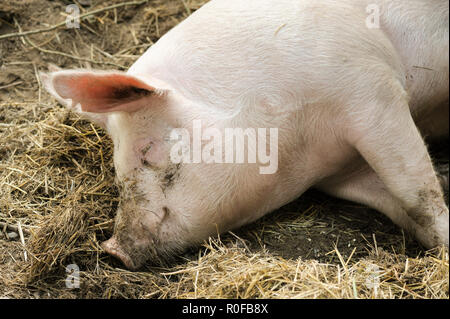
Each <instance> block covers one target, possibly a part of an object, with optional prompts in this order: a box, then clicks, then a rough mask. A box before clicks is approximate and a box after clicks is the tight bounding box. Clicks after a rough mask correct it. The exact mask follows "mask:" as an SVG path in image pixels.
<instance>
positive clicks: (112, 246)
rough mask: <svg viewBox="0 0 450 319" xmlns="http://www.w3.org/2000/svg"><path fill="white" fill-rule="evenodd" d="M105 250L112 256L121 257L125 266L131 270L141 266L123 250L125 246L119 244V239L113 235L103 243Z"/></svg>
mask: <svg viewBox="0 0 450 319" xmlns="http://www.w3.org/2000/svg"><path fill="white" fill-rule="evenodd" d="M101 247H102V248H103V250H105V251H106V252H107V253H108V254H110V255H111V256H113V257H115V258H117V259H119V260H120V261H121V262H122V263H123V265H124V266H125V267H127V268H128V269H130V270H136V269H138V268H139V267H140V265H136V263H135V262H134V261H133V260H132V259H131V257H130V256H129V255H128V254H127V253H126V252H125V251H124V250H123V248H122V247H121V246H120V245H119V242H118V241H117V239H116V238H115V237H114V236H113V237H111V238H110V239H108V240H107V241H105V242H103V243H102V244H101Z"/></svg>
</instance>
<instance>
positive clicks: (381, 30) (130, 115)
mask: <svg viewBox="0 0 450 319" xmlns="http://www.w3.org/2000/svg"><path fill="white" fill-rule="evenodd" d="M378 14H379V16H378ZM448 32H449V4H448V2H447V1H446V0H398V1H390V0H339V1H333V0H298V1H291V0H278V1H271V0H246V1H242V0H212V1H210V2H209V3H207V4H206V5H204V6H203V7H202V8H201V9H199V10H198V11H196V12H195V13H194V14H192V15H191V16H190V17H189V18H187V19H186V20H185V21H183V22H182V23H180V24H179V25H178V26H177V27H175V28H173V29H172V30H171V31H170V32H168V33H167V34H166V35H165V36H163V37H162V38H161V39H160V40H159V41H158V42H157V43H155V44H154V45H153V46H152V47H151V48H150V49H148V51H147V52H146V53H145V54H144V55H143V56H142V57H140V58H139V59H138V61H137V62H136V63H135V64H133V65H132V66H131V68H130V69H129V70H128V72H126V73H123V72H116V71H108V72H105V71H92V70H58V71H54V72H51V73H48V74H42V75H41V76H42V80H43V82H44V84H45V86H46V88H47V90H48V91H49V92H50V93H51V94H52V95H54V96H55V97H56V98H57V99H58V100H59V101H60V102H61V103H62V104H64V105H66V106H67V107H68V108H70V109H71V110H73V111H75V112H77V113H79V114H80V115H81V116H83V117H85V118H88V119H90V120H92V121H93V122H95V123H97V124H98V125H100V126H101V127H103V128H104V129H105V130H106V131H107V132H108V133H109V135H110V136H111V138H112V140H113V142H114V165H115V169H116V172H117V182H118V184H119V185H120V186H121V202H120V205H119V209H118V211H117V217H116V224H115V229H114V234H113V236H112V238H111V239H109V240H108V241H106V242H104V243H103V248H104V249H105V250H106V251H107V252H108V253H110V254H112V255H114V256H116V257H117V258H119V259H120V260H121V261H122V262H123V263H124V265H125V266H126V267H128V268H130V269H137V268H139V267H141V266H142V265H143V264H144V263H145V262H147V261H148V260H151V261H155V260H158V258H164V257H168V256H171V255H173V254H174V253H177V252H180V251H182V250H183V249H185V248H186V247H188V246H191V245H195V244H198V243H200V242H202V241H203V240H204V239H207V238H208V237H209V236H214V235H216V234H217V233H221V232H225V231H227V230H230V229H233V228H237V227H239V226H242V225H244V224H247V223H250V222H252V221H254V220H256V219H258V218H260V217H261V216H263V215H264V214H267V213H268V212H271V211H273V210H275V209H277V208H279V207H280V206H282V205H285V204H286V203H288V202H290V201H292V200H294V199H296V198H297V197H299V196H300V195H301V194H302V193H303V192H305V190H307V189H308V188H310V187H316V188H318V189H319V190H322V191H324V192H326V193H328V194H331V195H333V196H337V197H340V198H344V199H347V200H352V201H355V202H358V203H363V204H365V205H368V206H369V207H372V208H375V209H377V210H378V211H380V212H382V213H384V214H385V215H386V216H388V217H389V218H390V219H391V220H392V221H393V222H395V223H396V224H397V225H399V226H400V227H402V228H404V229H405V230H407V231H409V232H411V233H413V234H414V235H415V237H416V238H417V240H418V241H420V242H421V243H422V244H423V245H425V246H426V247H434V246H437V245H442V244H444V245H446V246H447V247H448V238H449V228H448V225H449V212H448V208H447V207H446V204H445V202H444V199H443V192H442V188H441V185H440V183H439V179H438V176H437V174H436V173H435V171H434V168H433V165H432V162H431V159H430V156H429V154H428V151H427V148H426V145H425V143H424V140H423V138H422V136H423V135H427V136H429V137H431V138H439V137H442V136H448V127H449V121H448V109H449V106H448V96H449V93H448V89H449V33H448ZM196 123H197V124H198V123H201V126H202V129H214V130H210V131H211V132H216V133H214V134H216V136H217V134H218V133H220V134H222V133H223V135H222V136H224V135H226V134H225V133H226V130H227V128H242V129H243V130H246V132H247V133H249V132H259V131H257V129H260V128H265V129H267V132H269V129H276V132H277V136H276V139H273V140H272V137H273V136H271V137H270V138H271V139H270V142H269V139H267V140H264V141H265V142H262V143H260V145H259V146H261V145H263V146H264V145H265V146H269V144H270V145H271V146H272V142H274V144H273V145H275V148H274V149H272V151H273V152H274V153H276V157H270V159H271V161H272V163H269V161H266V162H264V163H262V162H261V158H260V157H258V161H257V162H250V161H248V162H245V163H232V162H231V163H230V162H227V161H224V160H223V161H221V159H223V157H222V155H220V154H219V155H218V156H217V157H215V158H216V159H218V160H216V161H205V160H200V161H195V160H191V161H189V158H190V157H189V156H191V155H192V154H193V153H194V150H193V148H192V145H194V144H191V143H190V142H191V141H193V140H194V139H195V138H194V137H195V135H196V134H197V133H196V128H195V125H196ZM251 128H254V129H255V130H254V131H252V130H247V129H251ZM177 129H178V130H179V131H176V130H177ZM180 130H181V131H182V132H185V133H186V132H187V133H189V134H190V135H189V137H188V139H187V140H184V142H183V141H181V142H180V140H174V139H173V136H174V132H180ZM217 132H218V133H217ZM271 132H272V131H271ZM273 132H275V131H273ZM214 134H212V135H211V136H214ZM220 134H219V135H220ZM255 134H256V133H255ZM175 135H176V134H175ZM246 137H247V139H248V140H250V139H251V137H252V138H253V137H255V136H253V135H251V134H250V133H249V134H247V135H246ZM260 137H262V135H261V136H259V135H258V138H260ZM211 140H212V139H211ZM207 142H208V140H205V139H203V140H202V142H201V143H202V144H200V145H199V144H198V142H197V147H200V148H201V147H204V146H205V145H206V144H207ZM180 143H181V144H180ZM225 143H226V141H225ZM180 145H182V146H183V147H184V150H185V151H187V153H183V152H181V153H183V154H184V155H183V156H185V157H183V158H184V159H185V160H184V161H178V162H176V161H174V160H173V156H172V155H173V154H175V153H177V152H174V147H175V146H177V147H179V146H180ZM217 145H218V146H223V147H225V146H224V145H225V144H224V143H222V142H218V143H217ZM231 145H232V144H231ZM183 147H181V149H183ZM232 151H233V150H232ZM234 151H236V156H237V155H238V154H240V153H239V152H238V151H237V149H234ZM253 151H256V150H253V149H251V148H249V149H248V150H247V151H246V153H245V154H251V153H252V152H253ZM178 154H180V153H179V152H178ZM186 154H187V155H186ZM215 155H217V154H215ZM241 155H242V154H241ZM275 161H276V162H275ZM263 164H264V165H265V167H266V166H267V165H266V164H270V165H272V167H273V170H272V171H270V172H265V173H262V172H261V167H262V166H264V165H263Z"/></svg>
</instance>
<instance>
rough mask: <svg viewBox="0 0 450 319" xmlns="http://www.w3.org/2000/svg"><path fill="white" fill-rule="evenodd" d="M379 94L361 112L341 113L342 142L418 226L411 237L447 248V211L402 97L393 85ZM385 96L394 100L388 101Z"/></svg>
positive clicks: (436, 179)
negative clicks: (345, 125) (344, 117)
mask: <svg viewBox="0 0 450 319" xmlns="http://www.w3.org/2000/svg"><path fill="white" fill-rule="evenodd" d="M384 90H385V91H383V92H380V93H383V94H382V95H381V94H380V95H379V99H380V100H378V101H371V102H370V105H369V107H368V108H367V109H365V110H364V111H363V112H361V110H359V112H356V111H355V109H353V110H350V112H349V113H347V114H348V117H347V119H348V123H349V125H348V129H347V138H348V141H349V142H350V144H352V145H353V146H354V147H355V148H356V149H357V150H358V151H359V153H360V154H361V155H362V157H363V158H364V159H365V160H366V161H367V163H368V164H369V165H370V166H371V168H372V169H373V170H374V171H375V173H376V174H377V175H378V177H379V178H380V180H381V181H382V182H383V184H384V185H385V187H386V189H387V191H388V192H389V193H390V194H391V195H392V197H393V198H395V199H397V200H398V202H399V204H400V207H401V209H403V210H404V211H405V212H406V214H407V215H408V217H409V218H410V219H411V220H412V221H413V222H414V223H416V224H417V225H418V226H419V227H418V229H419V230H418V231H421V232H422V233H420V234H419V233H417V234H416V236H417V238H418V239H419V240H420V241H421V242H422V243H423V244H424V245H425V246H426V247H428V248H431V247H435V246H438V245H441V244H444V245H446V246H447V247H448V237H449V233H448V232H449V228H448V225H449V211H448V208H447V206H446V205H445V201H444V197H443V193H442V189H441V186H440V183H439V181H438V178H437V176H436V173H435V171H434V168H433V165H432V163H431V159H430V156H429V154H428V151H427V148H426V146H425V143H424V141H423V139H422V137H421V135H420V133H419V131H418V129H417V127H416V125H415V124H414V121H413V119H412V116H411V113H410V110H409V107H408V103H407V98H406V94H405V92H404V91H402V89H399V87H398V85H395V84H393V83H391V85H390V86H387V85H386V86H385V87H384ZM385 96H397V97H398V98H396V99H395V100H393V99H392V100H390V101H389V99H387V98H385ZM366 105H367V104H366ZM359 107H361V105H359ZM401 209H400V208H399V213H398V214H402V213H401Z"/></svg>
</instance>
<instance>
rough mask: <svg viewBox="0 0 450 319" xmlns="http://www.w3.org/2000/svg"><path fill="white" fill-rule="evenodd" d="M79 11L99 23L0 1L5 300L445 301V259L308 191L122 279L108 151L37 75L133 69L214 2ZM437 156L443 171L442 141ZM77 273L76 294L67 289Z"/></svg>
mask: <svg viewBox="0 0 450 319" xmlns="http://www.w3.org/2000/svg"><path fill="white" fill-rule="evenodd" d="M74 2H75V3H76V4H77V5H78V7H79V8H80V10H81V14H84V13H89V12H92V11H94V10H99V11H100V12H98V13H96V14H93V15H89V16H87V17H86V18H85V19H83V20H82V21H81V25H80V28H79V29H76V28H75V29H68V28H66V27H65V26H61V27H58V28H54V29H52V30H51V31H46V30H45V29H48V28H49V27H51V26H53V25H56V24H58V23H61V22H63V21H65V17H66V16H67V14H68V13H66V7H67V5H68V4H71V3H73V2H72V1H65V0H55V1H50V0H15V1H8V2H0V297H4V298H195V297H197V298H448V297H449V295H448V289H449V286H448V252H447V251H446V250H443V249H436V250H433V251H425V250H424V248H423V247H421V246H420V245H419V244H418V243H417V242H416V241H415V240H414V239H413V238H411V236H409V235H408V234H404V233H403V232H402V230H401V229H399V228H398V227H397V226H395V225H394V224H393V223H392V222H391V221H390V220H388V219H387V218H386V217H384V216H383V215H381V214H380V213H378V212H376V211H373V210H370V209H368V208H366V207H363V206H360V205H357V204H354V203H351V202H347V201H343V200H338V199H335V198H332V197H329V196H326V195H324V194H322V193H320V192H317V191H314V190H310V191H308V192H307V193H306V194H304V195H303V196H302V197H301V198H299V199H298V200H296V201H295V202H292V203H290V204H288V205H286V206H284V207H282V208H281V209H279V210H278V211H276V212H273V213H271V214H269V215H267V216H265V217H264V218H262V219H261V220H259V221H257V222H255V223H253V224H251V225H248V226H245V227H243V228H241V229H238V230H236V231H234V232H230V233H227V234H224V235H222V236H220V238H211V239H210V240H209V241H206V242H205V243H204V245H203V246H201V247H196V248H192V249H190V250H189V251H187V252H186V253H185V254H183V255H182V256H178V258H177V260H176V261H175V262H174V263H173V264H170V265H166V266H165V267H160V268H156V267H147V268H145V269H142V270H141V271H138V272H129V271H127V270H125V269H124V268H123V266H122V265H121V264H120V263H119V262H118V261H116V260H114V259H113V258H111V257H110V256H108V255H106V254H105V253H104V252H103V251H102V249H101V248H100V246H99V244H100V243H101V242H102V241H104V240H105V239H107V238H109V236H110V235H111V234H112V229H113V224H114V220H113V218H114V214H115V210H116V208H117V203H118V189H117V188H116V187H115V186H114V183H113V178H114V167H113V164H112V145H111V141H110V139H109V138H108V136H106V135H105V133H104V132H103V131H102V130H101V129H100V128H98V127H96V126H94V125H91V123H89V122H87V121H84V120H80V119H79V118H78V116H77V115H75V114H73V113H70V112H68V111H66V110H65V109H64V108H63V107H62V106H61V105H59V104H58V103H56V102H55V101H54V100H53V99H52V98H51V97H50V96H49V95H48V94H47V93H46V92H45V91H44V90H43V89H42V88H41V83H40V82H39V79H38V71H41V70H43V71H45V70H47V68H48V65H49V63H53V64H55V65H57V66H59V67H62V68H96V69H119V70H126V69H127V68H128V67H129V66H130V65H131V64H132V63H133V62H134V61H135V60H136V59H137V58H138V57H139V56H140V55H141V54H142V53H143V52H144V51H145V50H146V49H147V48H148V47H149V46H151V45H152V44H153V43H154V42H156V41H157V40H158V39H159V38H160V37H161V36H162V35H163V34H164V33H165V32H167V31H168V30H169V29H170V28H171V27H173V26H174V25H176V24H177V23H179V22H180V21H181V20H183V19H184V18H186V17H187V16H188V15H189V14H191V13H192V12H193V11H195V10H196V9H198V8H199V7H200V6H201V5H202V4H203V3H205V2H206V1H204V0H154V1H128V2H133V3H132V4H128V5H126V6H125V5H124V4H125V3H126V2H125V1H104V0H92V1H89V0H83V1H78V2H77V1H74ZM138 2H142V3H141V4H137V3H138ZM114 5H116V7H115V8H109V7H111V6H114ZM30 30H37V31H39V32H36V33H35V34H29V35H26V36H17V35H14V36H8V37H5V35H8V34H13V33H18V32H23V31H30ZM2 36H3V38H2ZM432 154H433V157H434V158H435V162H436V163H447V164H448V140H447V141H443V142H441V143H439V144H436V145H433V146H432ZM19 224H20V226H19ZM19 228H20V229H21V230H22V232H23V243H24V244H23V243H22V239H21V238H20V237H21V236H20V230H19ZM70 264H75V265H76V266H77V267H78V269H79V274H80V286H79V287H77V288H70V287H67V285H66V284H67V281H66V279H67V278H68V277H67V276H68V274H69V273H68V270H67V268H66V267H67V266H68V265H70Z"/></svg>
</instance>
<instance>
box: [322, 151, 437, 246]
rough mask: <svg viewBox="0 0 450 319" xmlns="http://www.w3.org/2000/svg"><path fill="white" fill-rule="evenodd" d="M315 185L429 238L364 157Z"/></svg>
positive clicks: (423, 240)
mask: <svg viewBox="0 0 450 319" xmlns="http://www.w3.org/2000/svg"><path fill="white" fill-rule="evenodd" d="M315 188H317V189H319V190H320V191H323V192H325V193H327V194H329V195H332V196H335V197H338V198H342V199H345V200H350V201H353V202H357V203H360V204H364V205H366V206H368V207H370V208H373V209H376V210H377V211H379V212H381V213H383V214H384V215H386V216H387V217H389V218H390V219H391V220H392V222H393V223H395V224H396V225H397V226H399V227H401V228H403V229H404V230H405V231H406V232H408V233H410V234H411V235H413V236H414V237H415V238H417V239H418V240H419V242H421V243H427V242H428V238H427V235H426V231H425V230H424V229H423V228H422V227H421V226H419V225H418V224H417V223H416V222H414V221H413V220H412V219H411V218H410V217H409V216H408V214H407V212H406V210H405V209H404V208H403V207H402V205H401V203H400V201H399V200H398V199H397V198H395V197H394V196H392V195H391V194H390V192H389V191H388V190H387V188H386V186H385V185H384V184H383V182H382V181H381V180H380V178H379V177H378V176H377V174H376V173H375V172H374V171H373V169H371V168H370V166H369V165H367V163H366V162H365V161H364V160H362V159H361V158H360V160H357V161H355V162H354V163H353V164H352V165H351V167H348V168H347V169H345V170H344V171H343V172H341V173H340V174H338V175H334V176H332V177H329V178H327V179H325V180H323V181H322V182H321V183H320V184H318V185H316V187H315Z"/></svg>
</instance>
